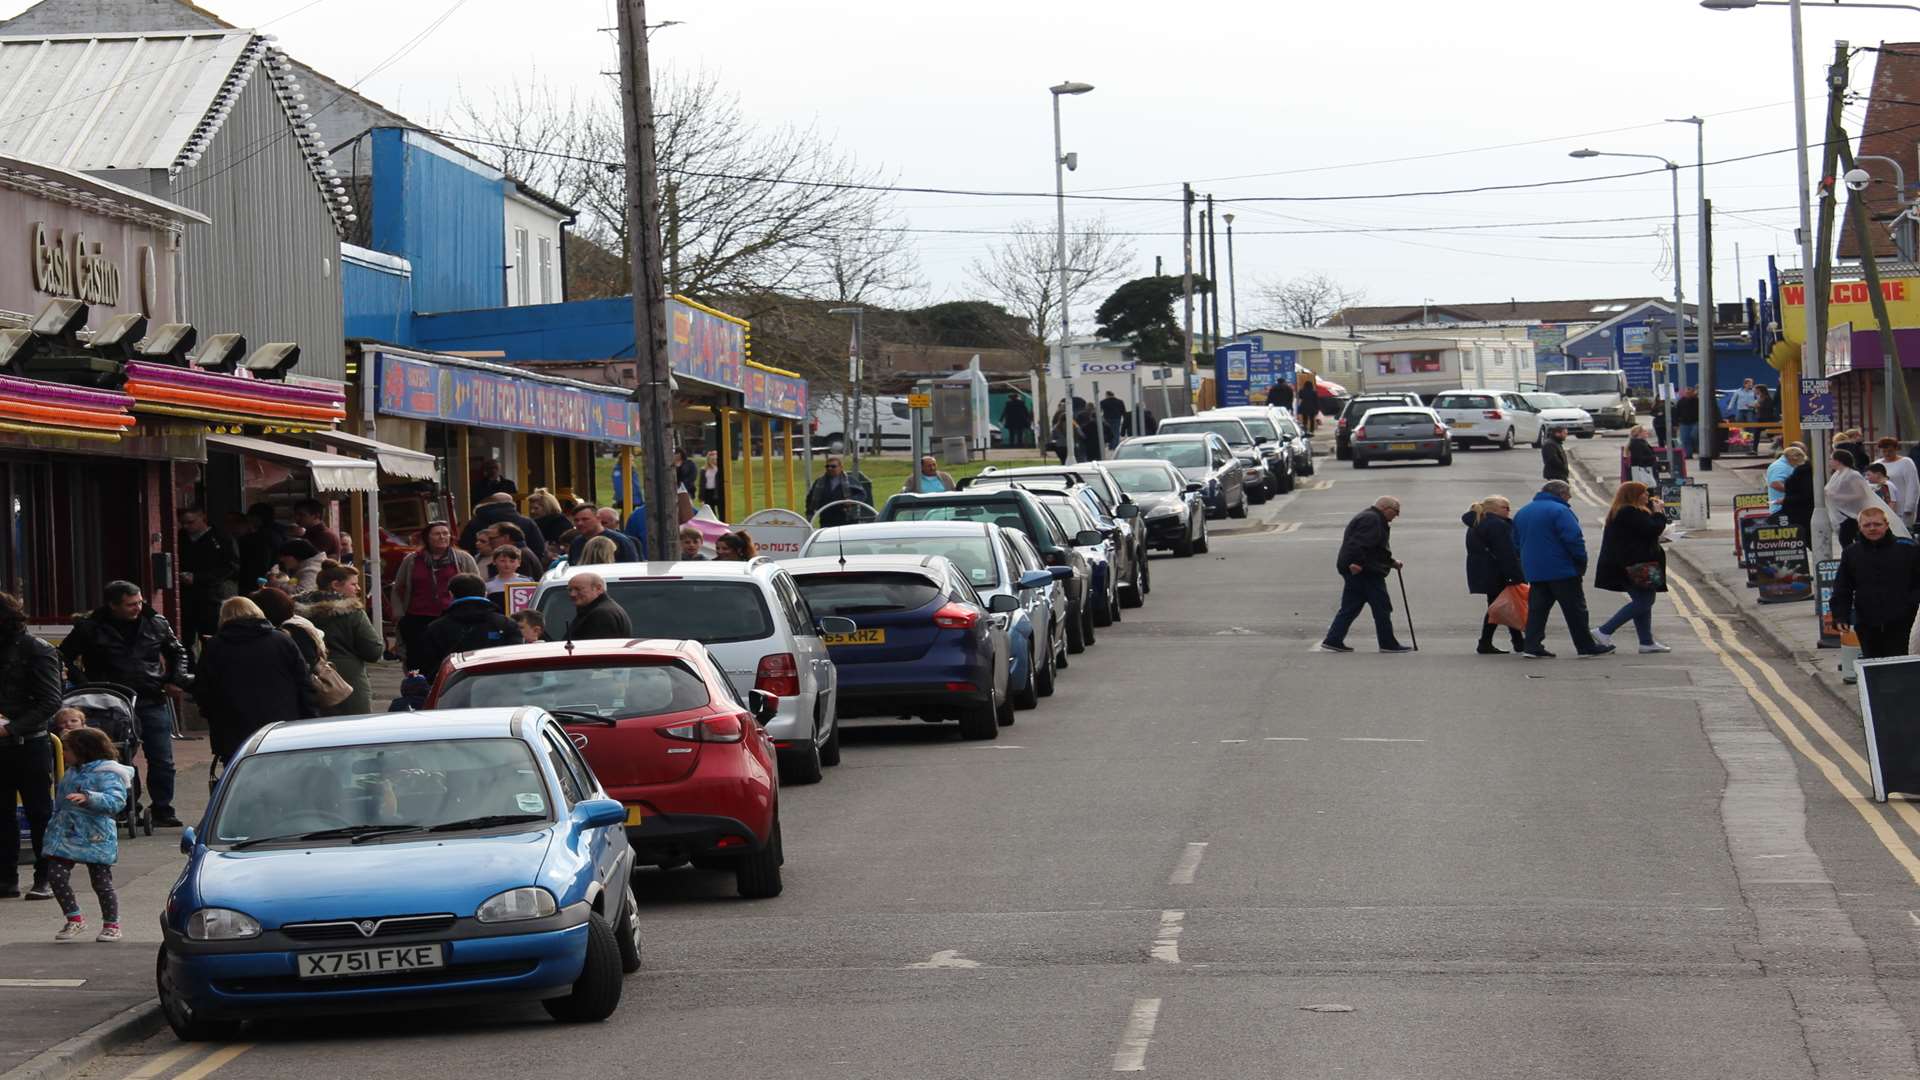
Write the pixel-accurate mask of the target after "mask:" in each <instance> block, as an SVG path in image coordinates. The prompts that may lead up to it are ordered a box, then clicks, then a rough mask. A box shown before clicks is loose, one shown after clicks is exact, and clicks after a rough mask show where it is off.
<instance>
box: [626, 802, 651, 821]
mask: <svg viewBox="0 0 1920 1080" xmlns="http://www.w3.org/2000/svg"><path fill="white" fill-rule="evenodd" d="M646 816H647V812H646V811H645V810H643V809H641V808H640V807H638V806H628V807H627V824H629V825H638V824H640V821H641V819H643V818H645V817H646Z"/></svg>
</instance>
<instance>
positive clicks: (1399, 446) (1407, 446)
mask: <svg viewBox="0 0 1920 1080" xmlns="http://www.w3.org/2000/svg"><path fill="white" fill-rule="evenodd" d="M1387 449H1389V450H1418V449H1420V445H1419V444H1418V443H1410V442H1397V443H1389V444H1387Z"/></svg>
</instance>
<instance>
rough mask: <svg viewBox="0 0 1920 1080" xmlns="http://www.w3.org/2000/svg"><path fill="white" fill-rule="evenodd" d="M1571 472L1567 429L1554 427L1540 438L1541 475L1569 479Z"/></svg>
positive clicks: (1544, 477) (1550, 478)
mask: <svg viewBox="0 0 1920 1080" xmlns="http://www.w3.org/2000/svg"><path fill="white" fill-rule="evenodd" d="M1571 473H1572V470H1571V468H1570V467H1569V466H1568V464H1567V429H1566V428H1563V427H1557V428H1554V429H1553V430H1552V431H1550V432H1548V433H1547V437H1546V438H1544V439H1541V440H1540V476H1541V478H1542V479H1545V480H1569V479H1571V478H1572V476H1571Z"/></svg>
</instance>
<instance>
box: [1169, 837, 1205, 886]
mask: <svg viewBox="0 0 1920 1080" xmlns="http://www.w3.org/2000/svg"><path fill="white" fill-rule="evenodd" d="M1206 853H1207V842H1206V841H1205V840H1196V841H1194V842H1192V843H1190V844H1188V845H1187V849H1186V850H1185V851H1183V852H1181V853H1180V861H1179V862H1178V863H1176V864H1175V865H1174V867H1173V876H1172V877H1170V878H1168V879H1167V884H1169V885H1191V884H1193V876H1194V875H1195V874H1197V873H1199V872H1200V856H1202V855H1205V854H1206Z"/></svg>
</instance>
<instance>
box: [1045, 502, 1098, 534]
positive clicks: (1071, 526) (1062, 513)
mask: <svg viewBox="0 0 1920 1080" xmlns="http://www.w3.org/2000/svg"><path fill="white" fill-rule="evenodd" d="M1044 501H1045V502H1046V504H1047V509H1049V510H1051V511H1053V516H1054V517H1057V518H1059V519H1060V527H1061V528H1063V529H1065V530H1067V534H1068V535H1069V536H1071V535H1072V534H1074V533H1077V532H1079V531H1080V530H1081V529H1091V528H1093V523H1092V522H1090V521H1088V520H1087V516H1086V515H1085V514H1084V513H1082V512H1081V511H1080V508H1079V507H1078V506H1075V505H1074V504H1073V502H1072V501H1071V500H1068V499H1046V500H1044Z"/></svg>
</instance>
